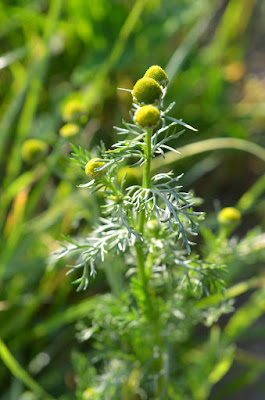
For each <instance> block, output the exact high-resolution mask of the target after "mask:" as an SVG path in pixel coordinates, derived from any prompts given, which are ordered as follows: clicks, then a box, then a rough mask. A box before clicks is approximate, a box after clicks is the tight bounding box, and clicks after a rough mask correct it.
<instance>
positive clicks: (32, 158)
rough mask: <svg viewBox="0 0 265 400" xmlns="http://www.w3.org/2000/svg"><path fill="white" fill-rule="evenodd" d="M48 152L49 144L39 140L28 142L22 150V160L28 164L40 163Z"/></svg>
mask: <svg viewBox="0 0 265 400" xmlns="http://www.w3.org/2000/svg"><path fill="white" fill-rule="evenodd" d="M47 152H48V145H47V143H45V142H43V141H42V140H39V139H28V140H26V141H25V142H24V143H23V145H22V149H21V153H22V158H23V160H24V161H26V162H27V163H34V162H36V161H40V160H41V159H42V158H44V157H45V155H46V154H47Z"/></svg>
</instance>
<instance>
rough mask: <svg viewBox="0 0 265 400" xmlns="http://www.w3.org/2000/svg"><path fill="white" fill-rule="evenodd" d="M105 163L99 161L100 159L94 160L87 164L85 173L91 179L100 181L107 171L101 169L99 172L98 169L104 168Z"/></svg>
mask: <svg viewBox="0 0 265 400" xmlns="http://www.w3.org/2000/svg"><path fill="white" fill-rule="evenodd" d="M103 165H104V162H103V161H99V160H98V158H92V159H91V160H90V161H88V163H87V164H86V168H85V172H86V175H87V176H88V177H89V178H90V179H99V178H101V177H102V176H103V175H105V172H106V171H105V169H104V168H103V169H101V170H99V171H98V168H100V167H103Z"/></svg>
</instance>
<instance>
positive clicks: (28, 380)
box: [0, 338, 55, 400]
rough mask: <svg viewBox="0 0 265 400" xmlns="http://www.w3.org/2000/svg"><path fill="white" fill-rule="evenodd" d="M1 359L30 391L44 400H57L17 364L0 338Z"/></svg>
mask: <svg viewBox="0 0 265 400" xmlns="http://www.w3.org/2000/svg"><path fill="white" fill-rule="evenodd" d="M0 357H1V359H2V361H3V363H4V364H5V365H6V367H7V368H8V369H9V371H10V372H11V373H12V374H13V375H14V376H15V377H16V378H18V379H19V380H21V381H22V382H23V383H24V384H25V385H26V386H27V387H28V388H29V389H30V390H32V391H33V392H34V393H35V394H37V395H38V396H40V397H41V398H42V399H44V400H46V399H47V400H55V399H54V397H52V396H50V395H49V394H48V393H47V392H46V391H45V390H44V389H43V388H42V387H41V386H40V385H39V384H38V383H37V382H36V381H35V380H34V379H33V378H32V377H31V376H30V375H29V374H28V373H27V371H25V369H24V368H22V366H21V365H20V364H19V363H18V362H17V360H16V359H15V358H14V357H13V355H12V354H11V352H10V351H9V349H8V348H7V346H6V345H5V343H4V342H3V341H2V339H1V338H0Z"/></svg>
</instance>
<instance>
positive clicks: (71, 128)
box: [59, 124, 79, 138]
mask: <svg viewBox="0 0 265 400" xmlns="http://www.w3.org/2000/svg"><path fill="white" fill-rule="evenodd" d="M78 132H79V127H78V125H75V124H65V125H64V126H62V127H61V129H60V130H59V134H60V135H61V136H63V137H65V138H68V137H72V136H75V135H76V134H77V133H78Z"/></svg>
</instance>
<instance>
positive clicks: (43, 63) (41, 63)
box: [4, 0, 63, 186]
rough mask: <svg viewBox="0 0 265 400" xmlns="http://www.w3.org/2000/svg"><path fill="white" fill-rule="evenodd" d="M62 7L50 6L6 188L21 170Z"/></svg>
mask: <svg viewBox="0 0 265 400" xmlns="http://www.w3.org/2000/svg"><path fill="white" fill-rule="evenodd" d="M62 5H63V0H53V1H52V2H51V4H50V9H49V14H48V17H47V23H46V26H45V31H44V34H43V43H42V44H43V50H44V51H43V55H42V56H41V58H40V59H38V60H37V61H36V62H35V63H34V64H33V66H32V70H31V75H29V77H30V83H29V88H28V92H27V95H26V99H25V103H24V106H23V109H22V112H21V116H20V119H19V122H18V127H17V135H16V140H15V143H14V145H13V148H12V152H11V156H10V159H9V162H8V165H7V174H6V179H5V183H4V186H8V184H9V181H10V180H12V179H13V178H14V177H15V176H16V175H17V174H18V173H19V170H20V168H21V164H22V159H21V152H20V147H21V144H22V143H23V141H24V140H25V138H26V137H27V136H28V133H29V131H30V127H31V124H32V121H33V118H34V116H35V113H36V110H37V106H38V103H39V99H40V94H41V91H42V88H43V80H44V78H45V74H46V71H47V68H48V63H49V59H50V55H51V52H50V48H49V41H50V39H51V37H52V34H53V33H54V31H55V29H56V26H57V22H58V19H59V17H60V13H61V9H62Z"/></svg>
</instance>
